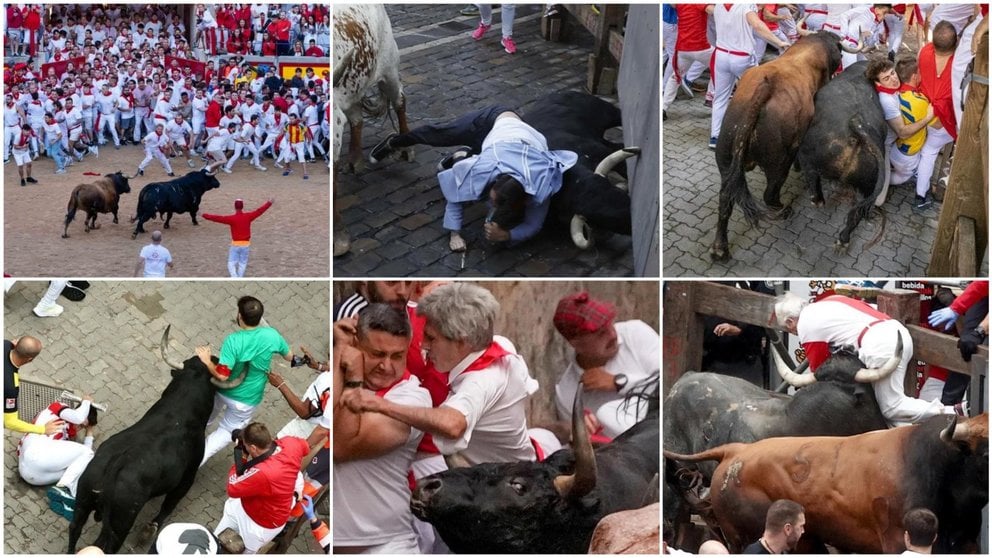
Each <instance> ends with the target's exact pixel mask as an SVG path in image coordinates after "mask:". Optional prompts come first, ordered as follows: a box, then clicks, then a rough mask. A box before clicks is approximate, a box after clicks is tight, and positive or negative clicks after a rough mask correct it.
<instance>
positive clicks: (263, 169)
mask: <svg viewBox="0 0 992 558" xmlns="http://www.w3.org/2000/svg"><path fill="white" fill-rule="evenodd" d="M253 166H254V167H255V168H256V169H258V170H260V171H267V170H269V169H267V168H265V167H263V166H262V165H253Z"/></svg>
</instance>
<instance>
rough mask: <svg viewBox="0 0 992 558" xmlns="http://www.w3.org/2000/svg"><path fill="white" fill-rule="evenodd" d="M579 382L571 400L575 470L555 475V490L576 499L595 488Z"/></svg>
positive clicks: (593, 462) (590, 445)
mask: <svg viewBox="0 0 992 558" xmlns="http://www.w3.org/2000/svg"><path fill="white" fill-rule="evenodd" d="M584 387H585V386H584V385H583V384H582V383H581V382H580V383H579V388H578V390H576V392H575V401H573V402H572V453H573V454H575V472H574V473H572V474H571V475H558V476H557V477H555V480H554V483H555V490H557V491H558V494H559V495H560V496H561V497H562V498H565V499H572V500H575V499H578V498H581V497H583V496H585V495H586V494H589V492H591V491H592V489H594V488H596V456H595V455H594V454H593V451H592V442H590V441H589V432H588V431H586V421H585V407H584V406H583V405H582V390H583V389H584Z"/></svg>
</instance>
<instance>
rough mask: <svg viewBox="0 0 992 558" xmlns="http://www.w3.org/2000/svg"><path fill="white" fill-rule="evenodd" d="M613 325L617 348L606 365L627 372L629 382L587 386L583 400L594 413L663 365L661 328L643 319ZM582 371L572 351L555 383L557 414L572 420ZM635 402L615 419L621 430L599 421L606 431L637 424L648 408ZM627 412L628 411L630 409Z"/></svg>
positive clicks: (615, 370) (612, 371)
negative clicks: (618, 387)
mask: <svg viewBox="0 0 992 558" xmlns="http://www.w3.org/2000/svg"><path fill="white" fill-rule="evenodd" d="M614 327H616V330H617V343H618V345H619V347H618V352H617V354H616V355H615V356H614V357H613V358H611V359H610V360H609V362H607V363H606V365H604V366H603V368H605V369H606V370H607V371H608V372H610V373H611V374H614V375H616V374H623V375H625V376H627V385H626V386H624V388H623V389H621V390H620V391H619V392H616V391H591V390H586V391H585V393H583V394H582V404H583V405H584V406H585V408H587V409H590V410H592V411H593V412H594V413H595V412H596V411H598V410H599V409H600V407H602V406H603V405H607V404H609V403H611V402H614V401H620V400H622V399H624V397H625V396H626V395H627V394H628V393H630V390H631V388H633V387H634V386H635V385H636V384H638V383H639V382H641V381H643V380H646V379H647V378H648V377H649V376H651V375H652V374H654V373H655V372H657V371H658V370H660V368H661V359H660V358H659V357H660V355H659V349H660V347H661V339H660V338H659V337H658V332H656V331H655V330H654V329H652V328H651V326H649V325H648V324H646V323H644V322H642V321H640V320H630V321H626V322H617V323H616V324H614ZM582 373H583V370H582V368H580V367H579V365H578V364H576V363H575V357H574V355H573V356H572V358H571V360H570V364H569V365H568V368H567V369H565V373H564V374H562V377H561V379H560V380H558V385H556V386H555V403H556V405H557V407H558V418H560V419H563V420H571V416H572V403H573V402H574V401H575V391H576V390H577V389H579V381H580V380H581V379H582ZM636 404H637V402H636V401H633V402H631V404H630V405H628V406H627V407H629V408H630V411H631V413H630V414H629V417H627V416H625V417H623V420H617V421H612V422H621V423H622V424H623V426H624V427H623V430H620V431H619V432H611V431H609V430H610V429H608V428H607V426H608V423H607V422H604V421H600V422H601V423H602V424H603V427H604V434H606V435H607V436H609V437H611V438H612V437H615V436H618V435H620V434H621V433H623V432H624V430H626V429H627V428H630V427H631V426H634V424H636V423H637V419H639V418H643V415H644V413H646V412H647V408H646V407H645V406H644V405H641V406H640V407H635V405H636ZM623 410H625V409H621V411H623ZM624 414H625V415H626V414H627V413H624Z"/></svg>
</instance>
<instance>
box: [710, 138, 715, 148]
mask: <svg viewBox="0 0 992 558" xmlns="http://www.w3.org/2000/svg"><path fill="white" fill-rule="evenodd" d="M709 148H710V149H716V138H710V143H709Z"/></svg>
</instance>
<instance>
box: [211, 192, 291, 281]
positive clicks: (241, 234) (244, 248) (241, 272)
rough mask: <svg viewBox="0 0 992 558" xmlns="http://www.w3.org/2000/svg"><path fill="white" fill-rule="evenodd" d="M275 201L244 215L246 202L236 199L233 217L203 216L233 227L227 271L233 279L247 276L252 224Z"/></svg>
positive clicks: (271, 200)
mask: <svg viewBox="0 0 992 558" xmlns="http://www.w3.org/2000/svg"><path fill="white" fill-rule="evenodd" d="M274 201H276V200H275V198H270V199H269V201H267V202H265V203H263V204H262V205H261V206H259V208H258V209H256V210H255V211H249V212H248V213H244V212H243V211H241V210H242V209H244V207H245V202H244V200H242V199H236V200H234V213H233V214H231V215H214V214H213V213H204V214H203V218H204V219H206V220H208V221H213V222H215V223H224V224H225V225H230V226H231V249H230V251H228V255H227V270H228V271H229V272H230V273H231V277H244V276H245V269H246V268H247V267H248V250H249V248H250V247H251V222H252V221H254V220H255V219H257V218H259V217H260V216H261V215H262V214H263V213H265V211H266V210H267V209H268V208H270V207H272V202H274Z"/></svg>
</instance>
